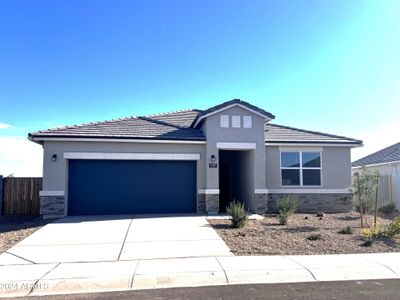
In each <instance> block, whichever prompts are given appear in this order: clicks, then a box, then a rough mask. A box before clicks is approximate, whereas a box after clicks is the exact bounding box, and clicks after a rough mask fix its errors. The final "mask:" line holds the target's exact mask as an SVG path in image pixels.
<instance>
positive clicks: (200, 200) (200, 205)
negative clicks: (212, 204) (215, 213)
mask: <svg viewBox="0 0 400 300" xmlns="http://www.w3.org/2000/svg"><path fill="white" fill-rule="evenodd" d="M197 213H199V214H204V213H206V195H205V194H200V193H199V194H197Z"/></svg>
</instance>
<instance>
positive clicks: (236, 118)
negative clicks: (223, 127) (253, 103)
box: [232, 115, 240, 128]
mask: <svg viewBox="0 0 400 300" xmlns="http://www.w3.org/2000/svg"><path fill="white" fill-rule="evenodd" d="M232 128H240V116H236V115H235V116H232Z"/></svg>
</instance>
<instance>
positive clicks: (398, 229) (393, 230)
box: [385, 217, 400, 238]
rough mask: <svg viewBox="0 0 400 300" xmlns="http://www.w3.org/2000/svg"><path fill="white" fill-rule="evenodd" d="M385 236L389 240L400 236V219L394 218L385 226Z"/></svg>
mask: <svg viewBox="0 0 400 300" xmlns="http://www.w3.org/2000/svg"><path fill="white" fill-rule="evenodd" d="M385 234H386V236H388V237H390V238H392V237H394V236H396V235H399V234H400V217H397V218H395V219H394V220H393V221H392V222H391V223H390V224H389V225H388V226H387V228H386V232H385Z"/></svg>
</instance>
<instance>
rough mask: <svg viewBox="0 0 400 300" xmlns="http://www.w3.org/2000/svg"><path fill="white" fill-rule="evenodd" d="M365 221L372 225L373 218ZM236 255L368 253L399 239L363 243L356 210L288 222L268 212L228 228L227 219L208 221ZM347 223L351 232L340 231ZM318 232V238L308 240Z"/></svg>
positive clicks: (396, 244) (383, 220) (392, 247)
mask: <svg viewBox="0 0 400 300" xmlns="http://www.w3.org/2000/svg"><path fill="white" fill-rule="evenodd" d="M396 215H398V214H392V215H390V216H389V215H381V216H380V217H379V218H378V223H379V224H381V225H382V226H384V225H387V224H388V223H390V221H391V220H392V219H393V218H394V217H395V216H396ZM368 220H369V221H368V222H369V224H370V225H372V224H373V217H372V216H369V218H368ZM208 221H209V223H210V224H211V225H212V227H213V228H214V229H215V230H216V231H217V232H218V234H219V235H220V237H221V238H222V239H223V240H224V241H225V243H226V244H227V245H228V246H229V248H230V249H231V250H232V252H233V253H234V254H235V255H307V254H339V253H371V252H397V251H400V240H399V239H389V238H382V239H379V240H376V241H374V242H373V243H372V245H371V246H369V247H365V246H362V244H363V242H364V239H363V237H362V234H361V226H360V219H359V214H358V213H356V212H349V213H337V214H325V216H324V217H323V218H322V219H320V218H319V217H317V216H316V215H315V214H295V215H293V216H292V217H291V219H290V220H289V223H288V224H287V225H279V222H278V218H277V217H276V216H274V215H268V216H266V217H265V219H263V220H249V221H248V222H247V224H246V226H245V227H244V228H242V229H233V228H231V227H230V221H229V220H208ZM346 226H350V227H351V228H352V229H353V234H339V231H340V230H341V229H343V228H344V227H346ZM314 234H319V235H320V237H321V239H319V240H309V239H308V237H309V236H310V235H314Z"/></svg>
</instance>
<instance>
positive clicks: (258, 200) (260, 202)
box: [254, 194, 268, 215]
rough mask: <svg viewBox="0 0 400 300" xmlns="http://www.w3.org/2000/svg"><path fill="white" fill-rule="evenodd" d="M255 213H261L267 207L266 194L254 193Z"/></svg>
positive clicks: (264, 211) (263, 212)
mask: <svg viewBox="0 0 400 300" xmlns="http://www.w3.org/2000/svg"><path fill="white" fill-rule="evenodd" d="M254 206H255V211H254V212H255V213H256V214H260V215H263V214H265V213H266V211H267V207H268V194H254Z"/></svg>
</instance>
